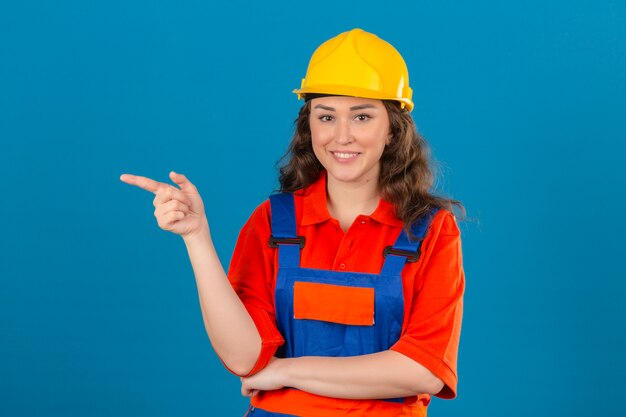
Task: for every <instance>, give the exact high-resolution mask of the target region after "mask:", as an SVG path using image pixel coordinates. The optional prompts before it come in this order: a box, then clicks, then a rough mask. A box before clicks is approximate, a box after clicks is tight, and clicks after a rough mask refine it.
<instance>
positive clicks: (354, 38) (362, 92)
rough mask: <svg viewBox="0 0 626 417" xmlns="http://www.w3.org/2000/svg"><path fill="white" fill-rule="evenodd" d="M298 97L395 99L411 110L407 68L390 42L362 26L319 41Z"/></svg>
mask: <svg viewBox="0 0 626 417" xmlns="http://www.w3.org/2000/svg"><path fill="white" fill-rule="evenodd" d="M293 92H294V93H296V94H298V99H301V98H303V97H304V96H305V95H306V94H312V93H314V94H332V95H341V96H354V97H365V98H374V99H379V100H396V101H399V102H400V105H401V106H402V108H405V107H406V109H407V110H408V111H411V110H413V102H412V101H411V96H412V95H413V90H412V89H411V87H409V71H408V70H407V67H406V63H405V62H404V59H402V55H400V53H399V52H398V51H397V50H396V48H394V47H393V46H392V45H391V44H390V43H388V42H386V41H384V40H382V39H380V38H379V37H378V36H376V35H374V34H373V33H369V32H366V31H364V30H362V29H352V30H350V31H348V32H343V33H341V34H339V35H337V36H335V37H334V38H331V39H329V40H327V41H326V42H324V43H323V44H321V45H320V46H319V47H318V48H317V49H316V50H315V52H314V53H313V56H311V60H310V61H309V67H308V68H307V71H306V76H305V77H304V78H303V79H302V85H301V87H300V88H299V89H296V90H293Z"/></svg>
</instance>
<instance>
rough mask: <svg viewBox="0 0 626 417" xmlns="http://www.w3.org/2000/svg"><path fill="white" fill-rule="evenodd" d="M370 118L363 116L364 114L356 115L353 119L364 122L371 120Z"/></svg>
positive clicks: (367, 115) (366, 115)
mask: <svg viewBox="0 0 626 417" xmlns="http://www.w3.org/2000/svg"><path fill="white" fill-rule="evenodd" d="M371 118H372V117H371V116H370V115H369V114H365V113H361V114H357V115H356V117H355V119H357V120H359V121H361V122H364V121H366V120H368V119H371Z"/></svg>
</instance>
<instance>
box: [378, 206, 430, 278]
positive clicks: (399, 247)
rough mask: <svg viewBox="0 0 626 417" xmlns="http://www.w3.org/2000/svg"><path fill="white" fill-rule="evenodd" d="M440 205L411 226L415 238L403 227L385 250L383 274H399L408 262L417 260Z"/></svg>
mask: <svg viewBox="0 0 626 417" xmlns="http://www.w3.org/2000/svg"><path fill="white" fill-rule="evenodd" d="M438 210H439V207H433V208H432V209H431V210H430V211H429V212H428V213H426V214H424V215H422V217H420V218H419V219H418V220H417V222H416V223H414V224H413V226H411V231H412V232H413V234H414V235H415V239H410V238H409V236H408V235H407V233H406V231H405V230H404V229H403V230H402V232H400V236H398V239H396V242H395V243H394V244H393V246H387V247H386V248H385V250H384V252H383V256H384V257H385V263H384V264H383V268H382V270H381V274H382V275H399V274H400V273H401V272H402V268H404V265H405V263H406V262H416V261H417V260H418V259H419V256H420V254H421V250H420V249H421V246H422V241H423V240H424V236H426V231H427V230H428V226H430V223H431V221H432V219H433V217H435V214H436V213H437V211H438Z"/></svg>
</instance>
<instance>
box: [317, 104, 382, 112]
mask: <svg viewBox="0 0 626 417" xmlns="http://www.w3.org/2000/svg"><path fill="white" fill-rule="evenodd" d="M314 108H315V109H322V110H327V111H335V108H334V107H328V106H324V105H323V104H318V105H316V106H315V107H314ZM375 108H376V106H374V105H373V104H361V105H359V106H352V107H350V110H363V109H375Z"/></svg>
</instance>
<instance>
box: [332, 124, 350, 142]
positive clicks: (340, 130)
mask: <svg viewBox="0 0 626 417" xmlns="http://www.w3.org/2000/svg"><path fill="white" fill-rule="evenodd" d="M335 126H336V130H335V142H336V143H338V144H339V145H347V144H349V143H352V142H353V141H354V137H353V136H352V131H351V129H350V121H349V120H342V121H340V122H339V123H337V124H336V125H335Z"/></svg>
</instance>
